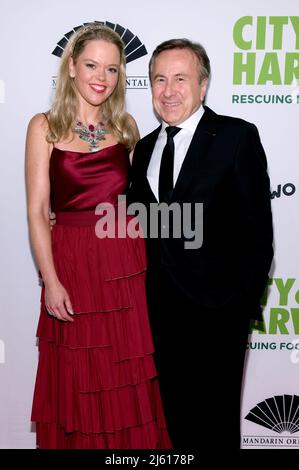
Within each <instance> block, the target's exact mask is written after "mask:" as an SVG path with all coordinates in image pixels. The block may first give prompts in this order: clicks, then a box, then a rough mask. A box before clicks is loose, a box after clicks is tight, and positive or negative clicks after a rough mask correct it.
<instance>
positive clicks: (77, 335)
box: [32, 225, 171, 449]
mask: <svg viewBox="0 0 299 470" xmlns="http://www.w3.org/2000/svg"><path fill="white" fill-rule="evenodd" d="M52 240H53V254H54V262H55V266H56V270H57V273H58V277H59V279H60V281H61V283H62V284H63V285H64V287H65V288H66V290H67V292H68V293H69V295H70V299H71V302H72V305H73V309H74V312H75V315H74V320H75V321H74V322H73V323H70V322H61V321H59V320H57V319H55V318H53V317H51V316H50V315H48V313H47V311H46V309H45V305H44V291H43V290H42V296H41V313H40V319H39V324H38V329H37V336H38V338H39V364H38V371H37V377H36V384H35V392H34V400H33V407H32V420H33V421H36V423H37V427H36V429H37V445H38V446H39V447H40V448H49V449H54V448H56V449H64V448H81V449H85V448H86V449H88V448H89V449H92V448H95V449H100V448H105V449H156V448H165V449H168V448H171V443H170V440H169V437H168V433H167V430H166V424H165V419H164V414H163V409H162V404H161V398H160V391H159V383H158V379H157V373H156V369H155V365H154V361H153V341H152V337H151V333H150V325H149V320H148V312H147V304H146V298H145V273H146V260H145V249H144V240H142V239H135V240H132V239H130V238H124V239H120V238H117V239H101V240H99V239H98V238H97V237H96V235H95V230H94V227H93V226H86V227H85V226H84V227H73V226H72V227H71V226H62V225H56V226H55V227H54V229H53V231H52Z"/></svg>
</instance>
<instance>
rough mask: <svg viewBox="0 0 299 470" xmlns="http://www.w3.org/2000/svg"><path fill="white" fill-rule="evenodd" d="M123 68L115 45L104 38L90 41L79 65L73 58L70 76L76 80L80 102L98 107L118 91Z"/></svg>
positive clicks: (78, 59) (79, 57)
mask: <svg viewBox="0 0 299 470" xmlns="http://www.w3.org/2000/svg"><path fill="white" fill-rule="evenodd" d="M119 69H120V53H119V50H118V48H117V46H116V45H115V44H112V43H111V42H108V41H105V40H103V39H94V40H92V41H89V42H88V43H87V44H86V46H85V48H84V49H83V51H82V52H81V54H80V55H79V56H78V58H77V60H76V62H74V60H73V59H72V58H71V59H70V64H69V72H70V77H71V78H73V79H74V84H75V88H76V91H77V96H78V99H79V103H81V104H84V103H85V104H86V103H88V104H89V105H91V106H99V105H101V104H102V103H103V102H104V101H106V100H107V98H109V96H110V95H111V94H112V93H113V91H114V90H115V87H116V85H117V82H118V77H119Z"/></svg>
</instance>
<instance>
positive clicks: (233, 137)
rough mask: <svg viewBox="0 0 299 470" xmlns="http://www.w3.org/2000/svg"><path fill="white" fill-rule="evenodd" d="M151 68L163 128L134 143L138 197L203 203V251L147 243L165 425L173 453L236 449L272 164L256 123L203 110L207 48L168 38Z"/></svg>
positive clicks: (260, 286)
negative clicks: (193, 450)
mask: <svg viewBox="0 0 299 470" xmlns="http://www.w3.org/2000/svg"><path fill="white" fill-rule="evenodd" d="M149 71H150V80H151V85H152V96H153V105H154V108H155V111H156V113H157V114H158V115H159V116H160V118H161V121H162V122H161V125H160V126H159V127H158V128H157V129H156V130H155V131H153V132H152V133H151V134H149V135H147V136H146V137H144V138H143V139H141V140H140V141H139V143H138V144H137V145H136V148H135V152H134V158H133V167H132V185H131V188H130V197H131V200H132V201H138V202H142V203H143V204H145V205H146V206H147V207H150V205H151V204H154V203H156V204H158V203H161V202H163V203H164V204H165V203H166V204H168V205H171V204H172V203H178V204H179V205H180V206H181V207H182V208H183V205H184V204H189V205H194V206H195V205H196V204H198V203H202V204H203V243H202V245H201V247H200V248H197V249H186V245H185V241H186V240H185V237H184V235H182V236H181V237H180V238H175V237H171V236H170V237H169V238H165V237H163V233H162V234H161V236H160V237H159V238H156V239H154V238H148V239H147V255H148V274H147V288H148V302H149V307H150V318H151V324H152V329H153V336H154V341H155V346H156V362H157V366H158V371H159V373H160V384H161V389H162V395H163V398H164V406H165V412H166V417H167V422H168V428H169V432H170V435H171V438H172V441H173V445H174V447H175V448H191V449H192V448H193V449H199V450H202V451H203V450H209V449H211V448H212V449H214V448H215V449H216V448H217V447H219V448H221V449H223V450H224V451H230V450H238V449H239V448H240V389H241V382H242V373H243V362H244V354H245V348H246V340H247V334H248V327H249V321H250V318H259V317H260V315H261V309H260V298H261V296H262V293H263V290H264V288H265V286H266V283H267V279H268V272H269V269H270V266H271V261H272V256H273V250H272V216H271V206H270V191H269V178H268V175H267V162H266V156H265V153H264V150H263V147H262V145H261V142H260V138H259V134H258V131H257V129H256V127H255V126H254V125H253V124H250V123H248V122H246V121H244V120H241V119H237V118H231V117H227V116H220V115H217V114H216V113H214V112H213V111H212V110H211V109H209V108H208V107H207V106H203V102H204V98H205V94H206V90H207V85H208V79H209V75H210V62H209V58H208V56H207V54H206V51H205V50H204V48H203V47H202V46H201V45H199V44H196V43H193V42H191V41H189V40H187V39H173V40H169V41H166V42H164V43H162V44H160V45H159V46H158V47H157V48H156V50H155V51H154V53H153V56H152V58H151V61H150V65H149ZM150 222H151V221H149V223H150ZM193 222H194V220H193ZM181 223H182V224H183V223H184V220H183V219H182V221H181ZM162 229H163V226H162ZM171 232H172V231H171V230H170V233H171Z"/></svg>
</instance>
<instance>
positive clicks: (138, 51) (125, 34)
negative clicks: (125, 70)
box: [52, 21, 147, 64]
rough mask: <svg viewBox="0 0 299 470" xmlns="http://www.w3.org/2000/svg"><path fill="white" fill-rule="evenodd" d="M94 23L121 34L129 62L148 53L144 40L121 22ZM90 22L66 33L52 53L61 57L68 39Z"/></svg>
mask: <svg viewBox="0 0 299 470" xmlns="http://www.w3.org/2000/svg"><path fill="white" fill-rule="evenodd" d="M94 23H98V24H104V25H106V26H108V27H109V28H111V29H113V31H115V32H116V33H118V34H119V36H120V37H121V38H122V40H123V43H124V45H125V56H126V62H127V64H128V63H129V62H132V61H133V60H136V59H139V58H140V57H143V56H145V55H146V54H147V50H146V48H145V46H144V44H142V42H141V41H140V39H139V38H138V37H137V36H136V35H135V34H134V33H132V32H131V31H130V30H129V29H127V28H125V27H124V26H121V25H120V24H115V23H111V22H110V21H94ZM89 24H93V23H83V24H82V25H80V26H75V27H74V28H73V29H72V30H71V31H69V32H68V33H65V35H64V36H63V38H61V39H60V41H59V42H58V43H57V46H56V47H55V49H54V50H53V51H52V54H53V55H56V56H57V57H61V55H62V53H63V51H64V48H65V46H66V44H67V43H68V41H69V40H70V38H71V37H72V35H73V34H74V33H75V32H76V31H78V29H81V28H83V27H84V26H88V25H89Z"/></svg>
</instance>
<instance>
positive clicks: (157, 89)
mask: <svg viewBox="0 0 299 470" xmlns="http://www.w3.org/2000/svg"><path fill="white" fill-rule="evenodd" d="M199 71H200V64H199V62H198V59H197V57H196V55H195V54H194V53H193V52H192V51H191V50H190V49H171V50H169V51H163V52H161V53H160V54H159V55H158V56H157V57H156V60H155V61H154V63H153V68H152V73H151V81H152V95H153V105H154V108H155V110H156V112H157V113H158V114H159V115H160V117H161V118H162V119H163V121H165V122H166V123H167V124H169V125H171V126H176V125H179V124H180V123H181V122H183V121H185V120H186V119H188V117H189V116H191V114H193V113H194V112H195V111H196V110H197V109H198V108H199V107H200V105H201V103H202V101H203V99H204V97H205V93H206V89H207V83H208V81H207V79H204V80H202V82H201V83H199Z"/></svg>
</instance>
